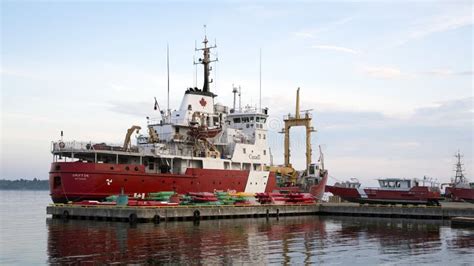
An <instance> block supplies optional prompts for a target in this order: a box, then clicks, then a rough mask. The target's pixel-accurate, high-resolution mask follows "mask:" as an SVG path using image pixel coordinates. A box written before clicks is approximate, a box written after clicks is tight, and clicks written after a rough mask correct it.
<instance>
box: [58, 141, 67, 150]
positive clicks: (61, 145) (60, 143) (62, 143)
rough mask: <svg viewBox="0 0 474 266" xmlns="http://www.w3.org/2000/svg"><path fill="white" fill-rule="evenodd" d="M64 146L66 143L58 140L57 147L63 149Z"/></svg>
mask: <svg viewBox="0 0 474 266" xmlns="http://www.w3.org/2000/svg"><path fill="white" fill-rule="evenodd" d="M64 147H66V144H64V142H62V141H61V142H59V148H61V149H64Z"/></svg>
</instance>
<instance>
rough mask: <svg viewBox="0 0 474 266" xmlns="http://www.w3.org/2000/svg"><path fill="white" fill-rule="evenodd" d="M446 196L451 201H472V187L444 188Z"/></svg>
mask: <svg viewBox="0 0 474 266" xmlns="http://www.w3.org/2000/svg"><path fill="white" fill-rule="evenodd" d="M445 194H446V198H450V199H451V200H453V201H467V202H471V203H474V189H473V188H456V187H447V188H446V193H445Z"/></svg>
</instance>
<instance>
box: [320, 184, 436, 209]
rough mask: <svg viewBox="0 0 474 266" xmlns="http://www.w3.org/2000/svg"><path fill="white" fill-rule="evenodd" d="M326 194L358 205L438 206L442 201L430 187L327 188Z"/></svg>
mask: <svg viewBox="0 0 474 266" xmlns="http://www.w3.org/2000/svg"><path fill="white" fill-rule="evenodd" d="M326 192H331V193H332V194H334V195H336V196H339V197H341V199H343V200H346V201H350V202H357V203H374V204H429V205H430V204H438V201H439V200H440V199H441V197H440V193H439V192H438V191H431V190H430V189H429V188H428V187H413V188H411V189H410V190H404V191H402V190H388V189H377V188H366V189H356V188H344V187H336V186H326Z"/></svg>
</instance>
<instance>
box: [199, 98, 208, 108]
mask: <svg viewBox="0 0 474 266" xmlns="http://www.w3.org/2000/svg"><path fill="white" fill-rule="evenodd" d="M199 104H201V106H202V107H204V106H206V104H207V102H206V100H204V98H201V100H200V101H199Z"/></svg>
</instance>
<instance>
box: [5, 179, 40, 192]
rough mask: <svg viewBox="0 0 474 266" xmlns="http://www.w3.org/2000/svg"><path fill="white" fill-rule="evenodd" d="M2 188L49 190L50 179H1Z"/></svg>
mask: <svg viewBox="0 0 474 266" xmlns="http://www.w3.org/2000/svg"><path fill="white" fill-rule="evenodd" d="M0 190H49V180H40V179H37V178H35V179H33V180H27V179H17V180H6V179H0Z"/></svg>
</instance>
